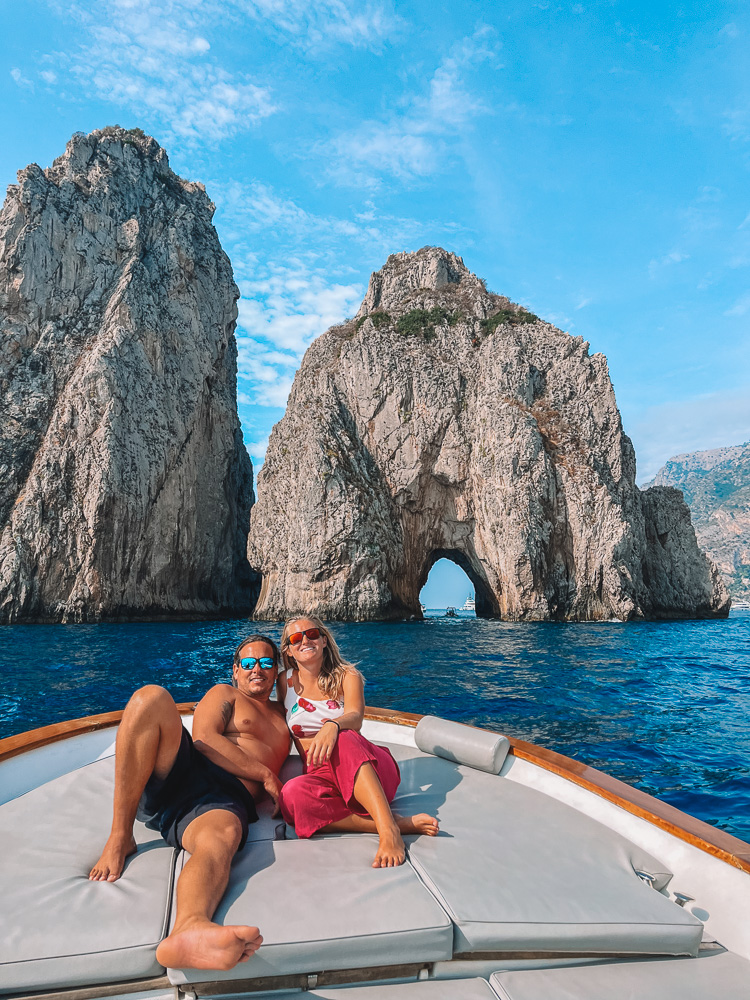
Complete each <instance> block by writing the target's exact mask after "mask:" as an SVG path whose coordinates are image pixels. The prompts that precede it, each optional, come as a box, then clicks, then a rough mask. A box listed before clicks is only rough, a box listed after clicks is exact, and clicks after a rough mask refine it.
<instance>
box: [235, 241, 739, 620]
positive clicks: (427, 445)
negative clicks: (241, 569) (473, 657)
mask: <svg viewBox="0 0 750 1000" xmlns="http://www.w3.org/2000/svg"><path fill="white" fill-rule="evenodd" d="M441 557H448V558H450V559H453V560H454V561H455V562H456V563H458V565H460V566H461V567H463V569H464V570H465V571H466V573H467V574H468V576H469V577H470V579H471V580H472V582H473V584H474V588H475V593H476V608H477V613H478V614H479V615H485V616H501V617H503V618H507V619H511V620H547V619H562V620H583V619H606V618H619V619H623V620H625V619H631V618H639V617H686V616H705V617H711V616H719V615H725V614H726V613H727V610H728V601H727V595H726V591H725V590H724V588H723V586H722V584H721V583H720V581H719V580H718V577H717V574H716V571H715V569H714V568H713V566H712V565H711V564H710V563H709V562H708V560H707V559H706V557H705V556H704V555H703V553H702V552H700V550H699V549H698V547H697V544H696V541H695V534H694V532H693V529H692V526H691V524H690V515H689V511H688V510H687V507H686V506H685V504H684V502H683V501H682V498H681V496H680V494H679V492H678V491H676V490H670V489H665V488H655V489H653V490H649V491H648V492H647V493H645V494H641V493H640V491H639V490H638V489H637V487H636V485H635V455H634V452H633V447H632V445H631V443H630V440H629V438H628V437H627V436H626V435H625V434H624V433H623V430H622V425H621V422H620V414H619V412H618V410H617V404H616V402H615V395H614V391H613V389H612V383H611V382H610V378H609V373H608V371H607V362H606V360H605V358H604V357H603V355H601V354H594V355H593V356H590V355H589V353H588V344H586V343H584V342H583V341H582V339H581V338H580V337H570V336H568V335H567V334H565V333H562V332H561V331H560V330H557V329H555V328H554V327H553V326H551V325H550V324H548V323H544V322H542V321H541V320H539V319H537V317H535V316H533V315H531V314H530V313H528V312H526V311H525V310H523V309H521V308H519V307H518V306H515V305H513V304H512V303H511V302H509V301H508V299H505V298H502V297H500V296H497V295H492V294H490V293H488V292H487V291H486V289H485V287H484V284H483V283H482V282H481V281H480V280H479V279H478V278H476V277H475V276H474V275H473V274H471V273H470V272H469V271H468V270H467V269H466V267H465V266H464V264H463V261H462V260H461V259H460V258H459V257H456V256H455V255H454V254H451V253H446V252H445V251H444V250H440V249H435V248H425V249H423V250H420V251H419V252H418V253H414V254H406V253H400V254H395V255H393V256H391V257H389V258H388V261H387V263H386V265H385V266H384V267H383V269H382V270H381V271H379V272H377V273H376V274H373V276H372V278H371V280H370V285H369V288H368V291H367V295H366V297H365V300H364V302H363V304H362V307H361V309H360V311H359V313H358V314H357V317H356V318H355V319H354V320H352V321H351V322H348V323H345V324H344V325H342V326H339V327H334V328H333V329H331V330H329V331H328V332H327V333H325V334H324V335H323V336H321V337H320V338H318V340H316V341H315V343H313V344H312V346H311V347H310V349H309V350H308V352H307V354H306V356H305V359H304V361H303V363H302V367H301V369H300V371H299V372H298V374H297V377H296V379H295V381H294V386H293V388H292V392H291V395H290V398H289V405H288V408H287V412H286V414H285V415H284V417H283V419H282V420H281V421H280V422H279V423H278V424H277V425H276V427H275V428H274V431H273V433H272V434H271V440H270V444H269V448H268V452H267V455H266V461H265V464H264V465H263V468H262V470H261V472H260V474H259V483H258V502H257V504H256V505H255V507H254V508H253V511H252V515H251V520H250V536H249V539H248V558H249V560H250V564H251V566H253V568H255V569H256V570H258V571H259V572H261V573H262V574H263V584H262V590H261V596H260V600H259V602H258V605H257V607H256V610H255V616H256V617H257V618H277V617H283V616H285V615H286V614H289V613H292V614H293V613H297V612H298V611H300V610H303V609H306V610H309V611H310V612H314V613H316V614H318V615H321V616H323V617H327V618H333V619H344V620H361V619H364V620H367V619H388V618H400V617H403V616H411V615H414V616H419V614H420V610H419V592H420V589H421V588H422V586H423V585H424V583H425V581H426V579H427V575H428V573H429V570H430V568H431V567H432V565H433V563H434V562H435V561H436V560H437V559H439V558H441Z"/></svg>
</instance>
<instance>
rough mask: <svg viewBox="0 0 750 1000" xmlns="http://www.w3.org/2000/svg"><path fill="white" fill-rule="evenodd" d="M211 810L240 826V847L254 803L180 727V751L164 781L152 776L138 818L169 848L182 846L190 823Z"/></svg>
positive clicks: (254, 817)
mask: <svg viewBox="0 0 750 1000" xmlns="http://www.w3.org/2000/svg"><path fill="white" fill-rule="evenodd" d="M212 809H226V810H228V811H229V812H231V813H234V815H235V816H237V818H238V819H239V821H240V822H241V823H242V840H241V842H240V848H243V847H244V846H245V842H246V840H247V828H248V824H249V823H254V822H255V821H256V820H257V818H258V813H257V812H256V809H255V801H254V800H253V797H252V795H251V794H250V792H248V790H247V789H246V788H245V786H244V785H243V784H242V782H241V781H240V779H239V778H237V777H235V775H233V774H230V773H229V772H228V771H225V770H224V768H223V767H219V765H218V764H214V763H213V761H210V760H209V759H208V757H206V756H204V755H203V754H202V753H201V752H200V751H199V750H196V749H195V747H194V746H193V740H192V737H191V736H190V733H189V732H188V731H187V729H185V727H184V726H183V728H182V739H181V741H180V749H179V750H178V751H177V757H176V758H175V762H174V764H173V765H172V770H171V771H170V772H169V774H168V775H167V776H166V778H156V777H154V775H152V776H151V777H150V778H149V780H148V784H147V785H146V787H145V789H144V791H143V795H142V796H141V801H140V802H139V803H138V813H137V819H139V820H140V821H141V822H142V823H145V824H146V826H147V827H148V828H149V829H150V830H158V831H159V833H160V834H161V835H162V837H163V838H164V839H165V840H166V842H167V843H168V844H169V845H170V847H182V835H183V834H184V833H185V830H186V829H187V828H188V826H189V825H190V823H192V821H193V820H194V819H195V818H196V817H197V816H201V815H202V814H203V813H207V812H211V810H212Z"/></svg>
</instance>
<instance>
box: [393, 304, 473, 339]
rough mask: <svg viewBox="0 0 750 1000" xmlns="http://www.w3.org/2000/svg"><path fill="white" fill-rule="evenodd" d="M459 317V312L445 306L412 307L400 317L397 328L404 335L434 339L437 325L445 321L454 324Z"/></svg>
mask: <svg viewBox="0 0 750 1000" xmlns="http://www.w3.org/2000/svg"><path fill="white" fill-rule="evenodd" d="M457 318H458V314H457V313H453V312H451V311H450V310H448V309H446V308H445V307H444V306H433V307H432V309H412V310H411V311H410V312H407V313H404V315H403V316H400V317H399V319H398V322H397V323H396V329H397V330H398V332H399V333H400V334H401V336H402V337H423V338H424V339H425V340H432V338H433V337H434V336H435V327H436V326H438V325H439V324H440V323H445V322H448V323H449V324H450V325H451V326H453V325H454V324H455V323H456V322H457Z"/></svg>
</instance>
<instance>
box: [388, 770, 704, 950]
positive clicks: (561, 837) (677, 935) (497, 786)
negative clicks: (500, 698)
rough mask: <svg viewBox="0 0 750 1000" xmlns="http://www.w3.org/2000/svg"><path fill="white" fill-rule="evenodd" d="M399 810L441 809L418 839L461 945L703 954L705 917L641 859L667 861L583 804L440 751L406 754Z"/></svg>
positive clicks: (413, 852)
mask: <svg viewBox="0 0 750 1000" xmlns="http://www.w3.org/2000/svg"><path fill="white" fill-rule="evenodd" d="M400 767H401V774H402V784H401V788H400V789H399V793H398V795H397V798H396V800H395V802H394V808H395V809H397V810H398V811H399V812H407V813H408V812H414V811H425V812H432V813H436V814H437V815H438V817H439V819H440V825H441V834H440V836H438V837H414V838H409V841H410V847H409V858H410V861H411V863H412V864H413V865H414V867H415V869H416V870H417V871H418V872H419V874H420V875H421V876H422V877H423V879H424V881H425V883H426V884H427V885H429V886H430V887H431V888H432V889H433V891H434V892H435V894H436V897H437V898H438V899H439V900H440V901H441V903H442V904H443V905H444V906H445V908H446V910H447V911H448V913H450V914H451V916H452V918H453V920H454V922H455V924H456V931H455V951H456V952H462V953H463V952H482V951H485V952H498V951H502V952H512V951H537V952H565V953H580V952H587V953H588V952H592V953H596V954H615V953H625V954H695V953H696V951H697V949H698V946H699V944H700V940H701V935H702V924H701V923H700V921H699V920H697V918H696V917H694V916H693V915H692V914H691V913H688V912H686V911H685V910H683V909H681V908H680V907H678V906H676V905H675V904H674V903H672V902H671V901H670V900H669V899H667V898H666V897H664V896H662V895H661V894H660V893H659V892H657V891H655V890H654V889H650V888H648V886H646V885H645V884H644V883H643V882H642V881H641V880H640V879H639V878H638V877H637V876H636V875H635V871H634V870H635V869H639V868H642V869H646V870H647V871H650V872H652V873H654V874H657V873H659V874H660V875H661V878H660V883H661V884H663V883H664V882H665V881H667V880H668V877H669V872H668V869H666V868H665V866H664V865H663V864H661V863H660V862H659V861H657V860H656V859H655V858H653V857H651V856H650V855H649V854H647V853H646V852H645V851H643V850H641V849H640V848H638V847H636V846H635V845H634V844H632V843H630V842H629V841H628V840H626V839H625V838H624V837H622V836H620V835H619V834H617V833H614V832H613V831H611V830H609V829H608V828H607V827H605V826H603V825H602V824H600V823H597V822H596V821H595V820H592V819H590V818H589V817H587V816H585V815H584V814H583V813H580V812H578V811H577V810H575V809H572V808H571V807H569V806H566V805H564V804H563V803H560V802H558V801H557V800H555V799H553V798H551V797H550V796H547V795H544V794H543V793H542V792H539V791H537V790H535V789H533V788H527V787H524V786H523V785H520V784H517V783H516V782H513V781H510V780H509V779H508V778H502V777H499V776H497V775H490V774H484V773H482V772H481V771H476V770H474V769H472V768H468V767H464V766H461V765H457V764H452V763H450V762H448V761H447V760H441V759H440V758H436V757H428V756H422V755H421V754H420V755H419V756H414V757H412V758H411V759H402V760H401V761H400Z"/></svg>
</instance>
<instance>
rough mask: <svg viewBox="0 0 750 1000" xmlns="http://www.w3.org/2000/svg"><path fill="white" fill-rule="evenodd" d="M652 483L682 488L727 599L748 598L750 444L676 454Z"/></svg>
mask: <svg viewBox="0 0 750 1000" xmlns="http://www.w3.org/2000/svg"><path fill="white" fill-rule="evenodd" d="M653 484H654V485H657V486H674V487H676V488H677V489H679V490H682V493H683V496H684V497H685V501H686V503H687V505H688V507H690V513H691V515H692V521H693V524H694V525H695V534H696V536H697V538H698V544H699V545H701V546H702V548H704V549H705V550H706V553H707V554H708V556H709V557H710V558H711V559H712V560H713V561H714V562H715V563H716V565H717V567H718V569H719V572H720V573H721V577H722V579H723V581H724V583H725V584H726V586H727V589H728V590H729V592H730V594H731V595H732V597H733V598H734V599H736V600H741V601H750V442H748V443H746V444H743V445H738V446H737V447H734V448H712V449H711V450H710V451H695V452H691V453H690V454H686V455H677V456H675V458H671V459H670V460H669V461H668V462H667V464H666V465H665V466H664V467H663V468H661V469H660V470H659V471H658V472H657V474H656V477H655V479H654V480H653Z"/></svg>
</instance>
